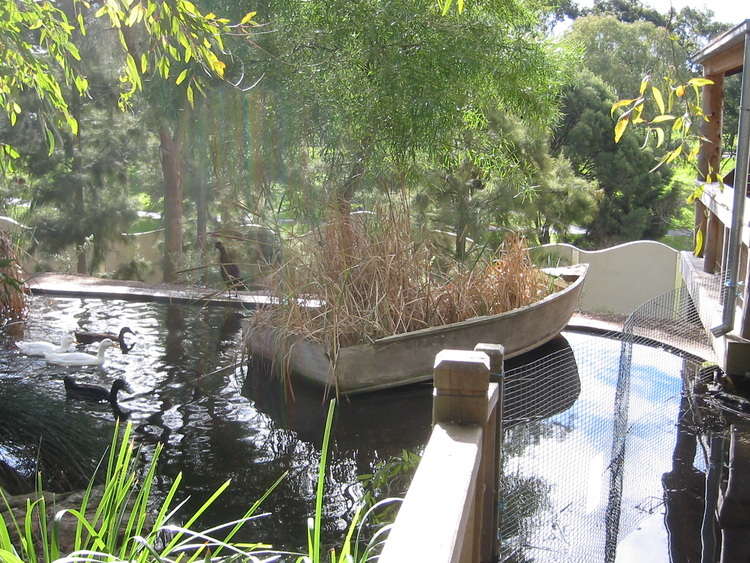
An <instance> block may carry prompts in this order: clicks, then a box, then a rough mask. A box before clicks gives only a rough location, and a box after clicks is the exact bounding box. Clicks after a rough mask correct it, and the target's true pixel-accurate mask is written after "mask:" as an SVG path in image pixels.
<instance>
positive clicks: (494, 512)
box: [474, 343, 505, 563]
mask: <svg viewBox="0 0 750 563" xmlns="http://www.w3.org/2000/svg"><path fill="white" fill-rule="evenodd" d="M474 350H475V351H476V352H484V353H485V354H487V356H489V358H490V385H492V384H493V383H495V384H497V392H498V397H497V402H496V405H497V407H496V408H494V409H491V411H490V413H489V420H488V421H487V428H486V432H485V442H484V449H485V453H486V455H487V465H486V467H487V468H488V474H487V479H486V483H487V490H486V491H485V496H484V525H483V527H482V557H481V561H482V562H483V563H487V562H493V561H499V560H500V537H499V534H498V530H499V529H500V490H499V485H500V454H501V448H502V442H503V382H504V378H505V367H504V365H505V348H503V346H502V345H501V344H485V343H481V344H477V345H476V346H475V347H474ZM483 458H484V456H483ZM490 479H491V481H490Z"/></svg>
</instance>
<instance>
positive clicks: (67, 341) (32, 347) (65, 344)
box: [16, 334, 76, 356]
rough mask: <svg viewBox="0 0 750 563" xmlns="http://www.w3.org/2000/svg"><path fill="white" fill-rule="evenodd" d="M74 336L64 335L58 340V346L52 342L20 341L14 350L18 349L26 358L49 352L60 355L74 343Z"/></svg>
mask: <svg viewBox="0 0 750 563" xmlns="http://www.w3.org/2000/svg"><path fill="white" fill-rule="evenodd" d="M75 341H76V339H75V336H73V335H72V334H66V335H65V336H63V337H62V338H61V339H60V344H59V345H58V344H53V343H52V342H44V341H42V340H37V341H29V340H22V341H20V342H16V348H18V349H19V350H20V351H21V353H22V354H26V355H27V356H44V355H46V354H49V353H50V352H54V353H57V354H62V353H65V352H67V351H68V350H69V349H70V345H71V344H73V342H75Z"/></svg>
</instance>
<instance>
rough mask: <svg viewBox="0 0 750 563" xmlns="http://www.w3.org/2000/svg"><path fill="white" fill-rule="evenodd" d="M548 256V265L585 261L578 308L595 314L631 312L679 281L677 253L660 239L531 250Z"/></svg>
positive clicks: (626, 313)
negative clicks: (604, 246)
mask: <svg viewBox="0 0 750 563" xmlns="http://www.w3.org/2000/svg"><path fill="white" fill-rule="evenodd" d="M533 252H534V255H535V256H536V257H539V256H543V255H547V256H549V263H550V266H555V265H557V263H556V262H555V261H556V260H559V261H560V265H564V264H576V263H588V264H589V271H588V275H587V277H586V284H585V285H584V287H583V293H582V295H581V301H580V305H579V308H580V309H581V310H582V311H592V312H599V313H616V314H624V315H629V314H631V313H632V312H633V311H634V310H635V309H636V308H638V307H639V306H640V305H642V304H643V303H645V302H646V301H648V300H649V299H652V298H654V297H658V296H660V295H663V294H665V293H668V292H670V291H673V290H674V289H676V288H677V287H680V285H681V284H682V275H681V273H680V253H679V252H678V251H677V250H675V249H673V248H671V247H669V246H667V245H665V244H662V243H660V242H654V241H636V242H629V243H627V244H622V245H619V246H614V247H612V248H607V249H604V250H595V251H587V250H581V249H579V248H576V247H575V246H572V245H570V244H547V245H544V246H540V247H537V248H534V249H533Z"/></svg>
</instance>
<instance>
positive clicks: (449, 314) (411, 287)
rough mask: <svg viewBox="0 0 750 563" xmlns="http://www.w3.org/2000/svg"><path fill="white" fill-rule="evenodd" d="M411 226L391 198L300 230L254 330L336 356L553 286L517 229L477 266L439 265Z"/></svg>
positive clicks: (523, 300)
mask: <svg viewBox="0 0 750 563" xmlns="http://www.w3.org/2000/svg"><path fill="white" fill-rule="evenodd" d="M411 233H412V230H411V226H410V224H409V220H408V213H407V212H406V211H405V210H394V208H393V207H390V208H388V210H387V212H386V213H380V214H353V215H348V216H341V215H333V216H332V217H331V218H330V219H329V221H327V222H326V223H325V224H324V225H322V226H321V227H319V228H318V229H316V230H315V231H314V232H311V233H308V234H307V235H305V236H304V237H301V238H300V239H297V240H296V241H295V243H296V252H295V253H294V257H293V258H291V259H290V260H288V261H287V262H286V263H285V264H284V265H283V266H282V267H281V268H279V269H278V270H277V271H276V272H275V273H274V274H273V275H271V276H270V277H269V278H268V280H267V290H268V291H269V292H270V293H271V294H272V295H273V296H274V297H276V298H277V299H278V302H279V303H280V304H281V305H279V306H272V307H268V308H266V309H264V310H260V311H258V313H257V314H256V315H255V318H254V320H253V323H252V326H251V329H250V330H258V329H261V328H263V327H273V328H276V329H281V330H282V331H285V332H286V333H292V334H296V335H299V336H304V337H306V338H311V339H313V340H317V341H319V342H321V343H322V344H323V345H324V347H325V349H326V350H327V352H328V353H329V354H330V355H331V357H334V358H335V356H336V351H337V350H338V349H339V348H343V347H346V346H352V345H356V344H362V343H366V342H371V341H373V340H376V339H378V338H382V337H385V336H390V335H394V334H400V333H404V332H410V331H413V330H417V329H421V328H428V327H435V326H441V325H445V324H448V323H453V322H457V321H462V320H466V319H469V318H472V317H476V316H479V315H494V314H498V313H502V312H505V311H509V310H511V309H515V308H518V307H522V306H524V305H528V304H530V303H534V302H536V301H538V300H539V299H541V298H543V297H545V296H546V295H548V294H549V293H550V292H551V291H552V290H551V285H550V279H549V277H548V276H546V275H545V274H544V273H542V272H541V271H540V270H539V269H538V268H537V267H535V266H534V265H533V264H532V262H531V260H530V258H529V254H528V250H527V248H526V246H525V244H524V241H523V239H522V238H521V237H519V236H509V237H508V238H507V239H506V240H505V242H504V244H503V245H502V247H501V248H500V249H499V250H498V252H497V253H496V254H494V255H492V256H489V257H488V258H486V259H482V260H479V261H478V262H476V263H475V264H474V266H473V267H472V268H470V269H466V268H465V267H464V266H463V265H462V264H460V263H459V262H458V261H456V260H452V261H451V260H449V261H448V266H446V265H445V264H446V259H445V258H444V257H441V260H440V263H441V264H442V267H441V269H440V271H438V270H437V268H436V267H435V264H436V263H438V261H437V260H436V258H437V257H436V255H435V253H434V250H433V247H432V245H431V244H430V242H429V240H423V241H419V242H416V241H415V240H414V238H413V236H412V234H411ZM306 300H308V301H306ZM310 300H315V301H314V304H315V305H316V306H311V301H310Z"/></svg>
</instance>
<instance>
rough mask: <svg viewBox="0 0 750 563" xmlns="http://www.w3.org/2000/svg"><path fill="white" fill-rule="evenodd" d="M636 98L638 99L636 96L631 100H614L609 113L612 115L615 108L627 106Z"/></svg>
mask: <svg viewBox="0 0 750 563" xmlns="http://www.w3.org/2000/svg"><path fill="white" fill-rule="evenodd" d="M637 99H638V98H634V99H632V100H620V101H619V102H616V103H615V104H614V105H613V106H612V109H611V110H610V112H609V115H614V114H615V111H616V110H617V109H618V108H621V107H623V106H627V105H630V104H632V103H633V102H635V101H636V100H637Z"/></svg>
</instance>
